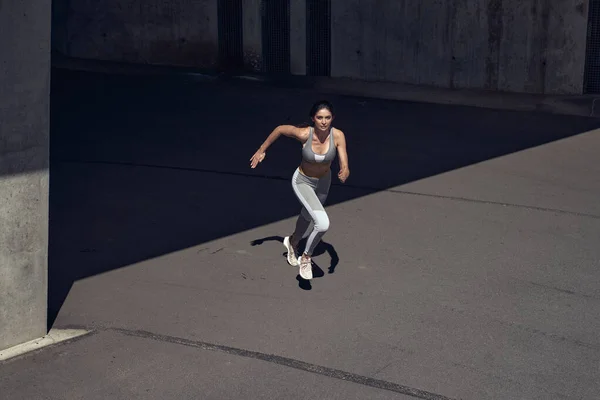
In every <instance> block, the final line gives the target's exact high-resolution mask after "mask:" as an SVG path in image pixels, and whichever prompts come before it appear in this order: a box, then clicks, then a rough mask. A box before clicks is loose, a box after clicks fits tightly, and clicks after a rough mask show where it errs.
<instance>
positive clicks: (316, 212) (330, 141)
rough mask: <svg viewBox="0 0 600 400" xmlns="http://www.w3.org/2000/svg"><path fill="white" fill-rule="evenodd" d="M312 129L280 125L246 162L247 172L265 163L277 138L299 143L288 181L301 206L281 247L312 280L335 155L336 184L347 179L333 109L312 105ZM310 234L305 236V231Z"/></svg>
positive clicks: (324, 226) (343, 141) (342, 138)
mask: <svg viewBox="0 0 600 400" xmlns="http://www.w3.org/2000/svg"><path fill="white" fill-rule="evenodd" d="M310 118H311V120H312V125H309V126H307V127H296V126H293V125H280V126H278V127H277V128H275V130H273V132H271V134H270V135H269V136H268V137H267V139H266V140H265V142H264V143H263V144H262V146H260V148H259V149H258V151H257V152H256V153H254V155H253V156H252V158H250V166H251V168H256V166H257V165H258V163H260V162H262V161H263V160H264V159H265V155H266V151H267V149H268V148H269V146H270V145H271V144H273V142H274V141H275V140H277V139H278V138H279V136H281V135H284V136H287V137H290V138H294V139H297V140H298V141H300V142H301V143H302V162H301V164H300V166H299V167H298V168H297V169H296V171H295V172H294V175H293V177H292V188H293V189H294V193H295V194H296V197H298V200H299V201H300V203H301V204H302V210H301V212H300V215H299V216H298V220H297V221H296V229H295V230H294V233H293V234H292V235H291V236H286V237H285V238H284V240H283V245H284V246H285V247H286V249H287V260H288V263H289V264H290V265H292V266H298V265H299V268H300V271H299V273H300V276H301V277H302V278H304V279H307V280H309V279H312V261H311V256H312V253H313V251H314V249H315V247H316V246H317V244H318V243H319V241H320V240H321V238H322V237H323V235H324V234H325V232H327V230H328V229H329V217H328V216H327V213H326V212H325V209H324V208H323V205H324V204H325V200H326V199H327V195H328V193H329V188H330V186H331V163H332V161H333V159H334V158H335V155H336V153H337V154H338V157H339V163H340V172H339V174H338V178H339V180H340V181H341V182H342V183H344V182H346V179H348V176H349V175H350V170H349V169H348V154H347V153H346V138H345V136H344V133H343V132H342V131H340V130H339V129H336V128H333V127H332V126H331V123H332V121H333V118H334V112H333V106H332V105H331V103H329V102H327V101H320V102H317V103H315V104H314V105H313V106H312V108H311V110H310ZM311 224H312V230H311V231H310V233H309V227H310V225H311ZM306 234H308V240H307V241H306V247H305V248H304V251H303V252H302V256H301V257H300V258H296V254H297V248H298V243H299V242H300V239H302V238H303V237H305V236H306Z"/></svg>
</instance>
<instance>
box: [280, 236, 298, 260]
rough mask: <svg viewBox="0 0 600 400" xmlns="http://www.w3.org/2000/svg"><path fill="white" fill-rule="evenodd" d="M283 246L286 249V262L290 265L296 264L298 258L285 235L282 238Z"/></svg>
mask: <svg viewBox="0 0 600 400" xmlns="http://www.w3.org/2000/svg"><path fill="white" fill-rule="evenodd" d="M283 246H284V247H285V248H286V249H287V262H288V264H290V265H291V266H292V267H297V266H298V258H297V257H296V252H295V251H294V248H293V247H292V244H291V243H290V237H289V236H286V237H284V238H283Z"/></svg>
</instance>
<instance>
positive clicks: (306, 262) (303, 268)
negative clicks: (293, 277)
mask: <svg viewBox="0 0 600 400" xmlns="http://www.w3.org/2000/svg"><path fill="white" fill-rule="evenodd" d="M298 263H299V264H300V271H299V273H300V276H301V277H302V278H303V279H306V280H307V281H308V280H311V279H312V278H313V273H312V261H311V259H310V258H304V257H303V256H302V257H300V258H299V259H298Z"/></svg>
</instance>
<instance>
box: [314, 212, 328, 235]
mask: <svg viewBox="0 0 600 400" xmlns="http://www.w3.org/2000/svg"><path fill="white" fill-rule="evenodd" d="M315 214H316V220H315V230H316V231H317V232H320V233H325V232H327V231H328V230H329V217H328V216H327V213H325V211H316V212H315Z"/></svg>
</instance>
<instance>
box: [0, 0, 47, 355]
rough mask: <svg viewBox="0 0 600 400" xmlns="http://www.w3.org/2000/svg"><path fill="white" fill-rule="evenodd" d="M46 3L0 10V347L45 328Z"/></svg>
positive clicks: (39, 333)
mask: <svg viewBox="0 0 600 400" xmlns="http://www.w3.org/2000/svg"><path fill="white" fill-rule="evenodd" d="M50 7H51V6H50V1H49V0H27V1H19V2H16V1H14V2H5V3H3V5H2V7H1V8H0V61H1V62H0V349H5V348H8V347H11V346H13V345H15V344H19V343H23V342H26V341H29V340H31V339H35V338H37V337H41V336H43V335H44V334H45V333H46V310H47V271H48V269H47V258H48V255H47V254H48V253H47V248H48V124H49V100H50V99H49V83H50V82H49V78H50V14H51V11H50Z"/></svg>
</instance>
